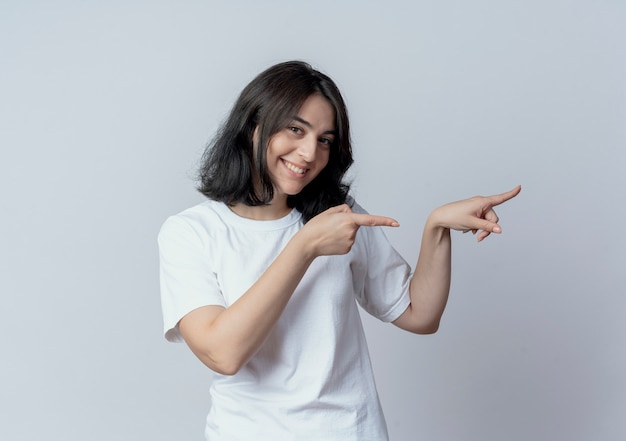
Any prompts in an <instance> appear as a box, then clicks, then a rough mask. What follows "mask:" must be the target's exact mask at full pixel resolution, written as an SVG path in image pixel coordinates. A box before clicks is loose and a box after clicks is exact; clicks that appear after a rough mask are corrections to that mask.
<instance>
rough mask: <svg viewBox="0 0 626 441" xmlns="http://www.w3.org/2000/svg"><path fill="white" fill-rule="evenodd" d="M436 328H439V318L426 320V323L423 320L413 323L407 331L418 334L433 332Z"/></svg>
mask: <svg viewBox="0 0 626 441" xmlns="http://www.w3.org/2000/svg"><path fill="white" fill-rule="evenodd" d="M438 330H439V320H436V321H432V322H427V323H425V322H422V323H415V324H414V325H413V326H412V327H411V328H410V329H409V331H410V332H412V333H413V334H419V335H431V334H435V333H436V332H437V331H438Z"/></svg>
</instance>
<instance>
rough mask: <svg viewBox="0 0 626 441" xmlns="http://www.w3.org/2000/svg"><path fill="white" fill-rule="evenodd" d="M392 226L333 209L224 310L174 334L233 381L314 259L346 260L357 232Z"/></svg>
mask: <svg viewBox="0 0 626 441" xmlns="http://www.w3.org/2000/svg"><path fill="white" fill-rule="evenodd" d="M377 225H379V226H398V223H397V222H396V221H395V220H393V219H390V218H387V217H383V216H373V215H369V214H357V213H352V211H351V210H350V208H349V207H348V206H347V205H341V206H338V207H333V208H330V209H328V210H326V211H325V212H323V213H321V214H319V215H318V216H316V217H314V218H313V219H311V220H310V221H309V222H308V223H307V224H306V225H305V226H304V227H303V228H302V229H301V230H300V231H299V232H298V233H296V234H295V235H294V236H293V237H292V239H291V240H290V241H289V242H288V243H287V245H286V246H285V248H284V249H283V250H282V252H281V253H280V254H279V255H278V257H277V258H276V260H274V262H272V264H271V265H270V266H269V267H268V268H267V270H266V271H265V272H264V273H263V274H262V275H261V277H260V278H259V279H258V280H257V281H256V283H255V284H254V285H252V286H251V287H250V288H249V289H248V290H247V291H246V292H245V293H244V294H243V295H242V296H241V297H240V298H239V299H238V300H237V301H236V302H234V303H233V304H232V305H230V306H229V307H228V308H224V307H221V306H204V307H200V308H197V309H195V310H193V311H191V312H189V313H188V314H187V315H185V316H184V317H183V318H182V319H181V320H180V322H179V329H180V333H181V335H182V336H183V338H184V339H185V342H186V343H187V345H188V346H189V348H190V349H191V350H192V351H193V353H194V354H195V355H196V356H197V357H198V358H199V359H200V360H201V361H202V362H203V363H204V364H205V365H206V366H208V367H209V368H211V369H212V370H214V371H216V372H219V373H221V374H225V375H234V374H235V373H237V372H238V371H239V369H240V368H241V367H242V366H243V365H244V364H245V363H246V362H247V361H248V360H249V359H250V358H251V357H252V356H253V355H254V354H255V353H256V352H257V350H258V349H259V348H260V347H261V345H262V344H263V342H264V341H265V339H266V338H267V336H268V335H269V333H270V332H271V330H272V328H273V326H274V324H275V323H276V322H277V321H278V319H279V317H280V315H281V314H282V312H283V311H284V309H285V306H286V305H287V303H288V302H289V299H290V298H291V295H292V294H293V292H294V290H295V289H296V287H297V286H298V284H299V283H300V280H302V277H303V276H304V274H305V273H306V271H307V269H308V268H309V266H310V265H311V263H312V262H313V260H315V258H316V257H318V256H322V255H338V254H346V253H347V252H349V251H350V249H351V248H352V245H353V244H354V240H355V237H356V232H357V230H358V229H359V227H361V226H377Z"/></svg>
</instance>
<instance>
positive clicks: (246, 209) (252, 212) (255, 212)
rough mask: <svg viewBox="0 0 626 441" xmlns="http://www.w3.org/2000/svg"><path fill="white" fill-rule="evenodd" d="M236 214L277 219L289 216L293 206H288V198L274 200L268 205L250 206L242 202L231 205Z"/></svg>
mask: <svg viewBox="0 0 626 441" xmlns="http://www.w3.org/2000/svg"><path fill="white" fill-rule="evenodd" d="M229 208H230V209H231V210H232V211H233V212H234V213H235V214H237V215H238V216H241V217H245V218H247V219H254V220H276V219H280V218H283V217H285V216H287V214H289V213H290V212H291V210H292V209H291V208H289V207H288V206H287V199H286V198H285V199H284V200H282V201H278V200H276V198H274V200H272V202H270V203H269V204H268V205H259V206H256V207H255V206H250V205H245V204H242V203H239V204H236V205H231V206H230V207H229Z"/></svg>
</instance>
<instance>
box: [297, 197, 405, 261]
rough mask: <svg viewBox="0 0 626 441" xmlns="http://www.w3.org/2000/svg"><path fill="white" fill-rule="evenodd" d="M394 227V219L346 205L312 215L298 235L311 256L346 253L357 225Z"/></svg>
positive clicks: (395, 223)
mask: <svg viewBox="0 0 626 441" xmlns="http://www.w3.org/2000/svg"><path fill="white" fill-rule="evenodd" d="M374 226H383V227H398V226H400V224H399V223H398V221H396V220H395V219H392V218H389V217H385V216H375V215H371V214H361V213H354V212H353V211H352V210H351V209H350V207H349V206H348V205H346V204H343V205H338V206H336V207H331V208H329V209H328V210H326V211H324V212H322V213H320V214H318V215H317V216H315V217H314V218H312V219H311V220H310V221H309V222H307V223H306V224H305V226H304V227H303V228H302V230H300V232H299V233H298V234H300V235H302V236H303V238H305V239H306V241H305V246H306V247H307V249H309V250H310V252H311V254H312V256H313V257H317V256H330V255H337V254H347V253H348V252H349V251H350V249H351V248H352V245H354V240H355V238H356V233H357V231H358V230H359V228H360V227H374Z"/></svg>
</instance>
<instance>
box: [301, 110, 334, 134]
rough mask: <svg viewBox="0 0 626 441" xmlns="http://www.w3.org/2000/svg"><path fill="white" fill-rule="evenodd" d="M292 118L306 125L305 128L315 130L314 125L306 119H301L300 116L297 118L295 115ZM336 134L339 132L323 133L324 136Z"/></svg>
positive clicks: (328, 131) (327, 131)
mask: <svg viewBox="0 0 626 441" xmlns="http://www.w3.org/2000/svg"><path fill="white" fill-rule="evenodd" d="M292 118H293V119H294V120H296V121H298V122H300V123H302V124H304V125H305V126H307V127H308V128H309V129H312V128H313V124H311V123H310V122H308V121H307V120H305V119H302V118H300V117H299V116H297V115H294V116H293V117H292ZM336 134H337V130H326V131H325V132H324V133H323V135H336Z"/></svg>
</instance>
